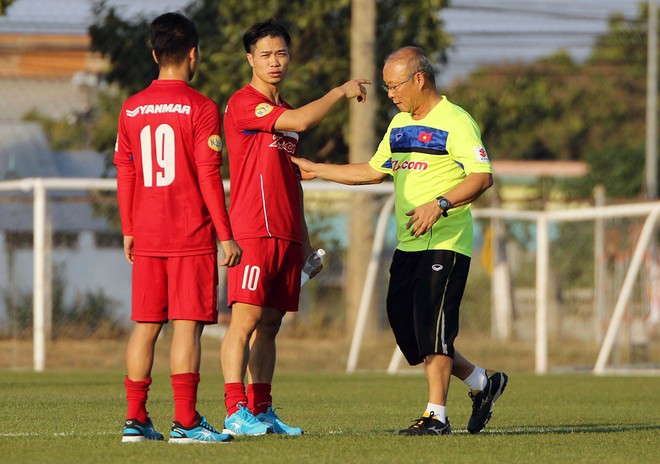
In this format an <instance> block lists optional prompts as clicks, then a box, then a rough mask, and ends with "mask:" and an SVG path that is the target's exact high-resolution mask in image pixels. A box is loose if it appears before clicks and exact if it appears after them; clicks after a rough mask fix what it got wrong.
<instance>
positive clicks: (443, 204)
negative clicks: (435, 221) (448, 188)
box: [438, 198, 449, 211]
mask: <svg viewBox="0 0 660 464" xmlns="http://www.w3.org/2000/svg"><path fill="white" fill-rule="evenodd" d="M438 205H439V206H440V208H442V209H443V210H445V211H446V210H447V208H448V207H449V201H448V200H447V199H446V198H441V199H440V200H438Z"/></svg>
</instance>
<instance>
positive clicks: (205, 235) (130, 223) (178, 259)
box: [114, 13, 241, 443]
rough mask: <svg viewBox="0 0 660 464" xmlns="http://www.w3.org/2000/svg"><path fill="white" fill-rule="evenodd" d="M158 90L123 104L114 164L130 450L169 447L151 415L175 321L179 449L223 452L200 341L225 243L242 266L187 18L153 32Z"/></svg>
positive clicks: (167, 19) (215, 119) (227, 260)
mask: <svg viewBox="0 0 660 464" xmlns="http://www.w3.org/2000/svg"><path fill="white" fill-rule="evenodd" d="M149 32H150V38H151V45H152V47H153V57H154V60H155V61H156V63H158V65H159V75H158V80H155V81H153V82H152V83H151V85H150V86H149V87H147V88H146V89H145V90H143V91H141V92H139V93H137V94H136V95H133V96H132V97H130V98H129V99H128V100H126V102H125V103H124V105H123V107H122V110H121V114H120V116H119V128H118V135H117V145H116V147H115V156H114V163H115V164H116V165H117V194H118V198H119V211H120V215H121V223H122V233H123V235H124V252H125V254H126V259H127V260H128V262H129V263H131V264H132V265H133V292H132V293H133V297H132V300H133V301H132V316H131V319H132V320H134V321H135V322H136V323H137V324H136V326H135V328H134V329H133V332H132V334H131V337H130V340H129V342H128V349H127V354H126V364H127V370H128V374H127V376H126V378H125V381H124V385H125V387H126V399H127V401H128V412H127V419H126V422H125V425H124V431H123V438H122V441H124V442H135V441H143V440H162V439H163V435H161V434H160V433H158V432H157V431H156V430H155V428H154V427H153V424H152V422H151V419H150V418H149V416H148V414H147V410H146V401H147V393H148V391H149V385H150V384H151V367H152V364H153V358H154V347H155V343H156V339H157V338H158V334H159V333H160V331H161V328H162V327H163V324H165V323H166V322H167V321H168V320H169V319H172V320H173V326H174V330H173V338H172V346H171V349H170V370H171V373H172V389H173V391H174V424H173V425H172V430H171V432H170V442H173V443H190V442H193V443H194V442H209V441H215V442H223V441H230V440H231V439H232V437H231V436H230V435H227V434H222V433H219V432H218V431H217V430H215V429H214V428H213V427H212V426H210V425H209V424H208V422H206V419H205V418H204V417H203V416H201V415H200V414H199V413H198V412H197V411H196V402H197V386H198V384H199V364H200V353H201V346H200V338H201V334H202V330H203V329H204V325H205V324H213V323H216V322H217V318H218V312H217V284H218V268H217V265H218V262H217V246H216V242H217V240H218V239H219V240H220V244H221V247H222V250H223V252H224V255H225V257H224V259H223V260H222V261H221V262H220V263H219V264H220V265H226V266H235V265H237V264H238V263H239V262H240V259H241V249H240V247H239V246H238V244H237V243H236V242H235V241H234V239H233V235H232V230H231V227H230V224H229V217H228V214H227V210H226V208H225V195H224V190H223V186H222V179H221V177H220V164H221V161H222V156H221V141H220V117H219V114H218V109H217V106H216V105H215V103H214V102H213V101H212V100H211V99H209V98H207V97H205V96H204V95H202V94H201V93H199V92H197V91H196V90H193V89H192V88H191V87H190V86H189V84H188V82H189V80H190V79H192V77H193V75H194V73H195V70H196V69H197V64H198V62H199V47H198V43H199V39H198V34H197V30H196V28H195V25H194V24H193V23H192V22H191V21H190V20H189V19H187V18H186V17H184V16H183V15H181V14H179V13H167V14H164V15H161V16H159V17H158V18H156V19H155V20H154V21H153V22H152V23H151V26H150V28H149Z"/></svg>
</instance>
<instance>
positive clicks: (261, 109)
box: [254, 103, 273, 118]
mask: <svg viewBox="0 0 660 464" xmlns="http://www.w3.org/2000/svg"><path fill="white" fill-rule="evenodd" d="M271 111H273V106H272V105H269V104H268V103H259V104H258V105H257V107H256V108H255V109H254V114H255V115H256V116H257V117H258V118H263V117H264V116H266V115H267V114H268V113H270V112H271Z"/></svg>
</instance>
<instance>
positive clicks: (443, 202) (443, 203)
mask: <svg viewBox="0 0 660 464" xmlns="http://www.w3.org/2000/svg"><path fill="white" fill-rule="evenodd" d="M436 200H437V202H438V208H440V209H441V210H442V215H443V216H444V217H447V211H448V210H450V209H451V208H452V207H453V206H454V205H452V204H451V201H449V200H447V199H446V198H445V197H438V198H436Z"/></svg>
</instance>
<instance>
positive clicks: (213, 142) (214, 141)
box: [207, 135, 222, 151]
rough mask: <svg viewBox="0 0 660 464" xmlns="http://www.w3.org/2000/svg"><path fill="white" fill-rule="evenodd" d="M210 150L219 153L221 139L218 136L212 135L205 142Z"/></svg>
mask: <svg viewBox="0 0 660 464" xmlns="http://www.w3.org/2000/svg"><path fill="white" fill-rule="evenodd" d="M207 143H208V144H209V148H210V149H211V150H215V151H220V150H222V139H221V138H220V136H219V135H212V136H210V137H209V140H208V142H207Z"/></svg>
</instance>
